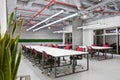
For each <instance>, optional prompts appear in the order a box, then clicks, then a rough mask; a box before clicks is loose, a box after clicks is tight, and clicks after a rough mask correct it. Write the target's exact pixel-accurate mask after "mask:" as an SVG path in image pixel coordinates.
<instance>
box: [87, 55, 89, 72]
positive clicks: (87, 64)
mask: <svg viewBox="0 0 120 80" xmlns="http://www.w3.org/2000/svg"><path fill="white" fill-rule="evenodd" d="M87 70H89V54H87Z"/></svg>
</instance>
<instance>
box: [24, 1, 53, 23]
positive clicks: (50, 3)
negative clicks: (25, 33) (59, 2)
mask: <svg viewBox="0 0 120 80" xmlns="http://www.w3.org/2000/svg"><path fill="white" fill-rule="evenodd" d="M53 2H55V0H51V1H50V2H49V3H48V4H47V5H46V6H45V7H43V8H42V9H41V10H40V11H38V12H37V13H36V14H34V15H33V17H32V18H31V19H30V20H29V21H28V23H30V22H31V21H32V20H33V19H34V18H35V17H36V16H38V15H39V14H40V13H41V12H43V11H44V10H45V9H47V8H48V7H49V6H50V5H52V3H53ZM28 23H26V24H28Z"/></svg>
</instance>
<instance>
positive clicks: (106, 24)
mask: <svg viewBox="0 0 120 80" xmlns="http://www.w3.org/2000/svg"><path fill="white" fill-rule="evenodd" d="M87 24H89V25H87ZM87 24H86V25H87V26H86V29H104V28H114V27H120V16H114V17H109V18H105V19H100V20H96V21H93V22H90V23H87ZM96 24H100V25H96Z"/></svg>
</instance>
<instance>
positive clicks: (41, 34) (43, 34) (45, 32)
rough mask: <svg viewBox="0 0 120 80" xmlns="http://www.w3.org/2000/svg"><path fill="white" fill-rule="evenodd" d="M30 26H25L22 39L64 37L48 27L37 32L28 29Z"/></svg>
mask: <svg viewBox="0 0 120 80" xmlns="http://www.w3.org/2000/svg"><path fill="white" fill-rule="evenodd" d="M27 28H28V27H23V30H22V34H21V36H20V38H21V39H62V34H57V33H56V34H55V33H53V30H49V29H48V28H45V29H41V30H39V31H36V32H32V31H26V29H27Z"/></svg>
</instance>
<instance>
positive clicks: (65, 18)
mask: <svg viewBox="0 0 120 80" xmlns="http://www.w3.org/2000/svg"><path fill="white" fill-rule="evenodd" d="M77 15H78V13H75V14H72V15H70V16H67V17H64V18H61V19H59V20H57V21H54V22H51V23H49V24H47V25H44V26H41V27H39V28H37V29H34V30H33V32H35V31H38V30H39V29H43V28H45V27H48V26H50V25H53V24H56V23H59V22H61V21H63V20H67V19H69V18H72V17H75V16H77Z"/></svg>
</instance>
